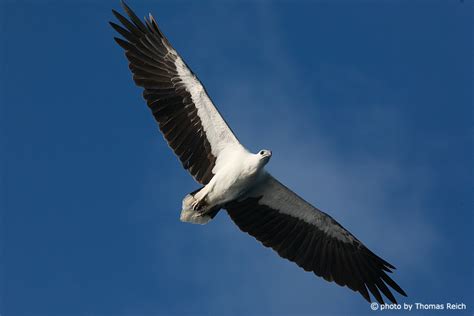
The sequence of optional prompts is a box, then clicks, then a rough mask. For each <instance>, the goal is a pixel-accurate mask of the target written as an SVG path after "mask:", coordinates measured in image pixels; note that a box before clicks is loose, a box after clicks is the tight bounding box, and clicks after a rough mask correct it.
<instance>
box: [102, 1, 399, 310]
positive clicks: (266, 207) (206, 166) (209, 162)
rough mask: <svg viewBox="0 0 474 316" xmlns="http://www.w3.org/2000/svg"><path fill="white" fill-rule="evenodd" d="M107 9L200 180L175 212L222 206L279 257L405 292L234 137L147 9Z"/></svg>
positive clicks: (192, 216)
mask: <svg viewBox="0 0 474 316" xmlns="http://www.w3.org/2000/svg"><path fill="white" fill-rule="evenodd" d="M122 6H123V8H124V10H125V12H126V13H127V15H128V17H129V19H127V18H125V17H124V16H123V15H121V14H120V13H118V12H116V11H115V10H113V13H114V15H115V17H116V18H117V19H118V20H119V21H120V23H121V24H122V26H119V25H118V24H115V23H113V22H111V23H110V24H111V25H112V27H113V28H114V29H115V30H116V31H117V32H118V33H119V34H120V35H121V36H122V37H123V39H122V38H115V40H116V41H117V43H118V44H119V45H120V46H121V47H122V48H123V49H124V50H125V55H126V57H127V59H128V61H129V67H130V70H131V71H132V73H133V80H134V81H135V83H136V84H137V85H138V86H140V87H142V88H143V89H144V91H143V97H144V98H145V100H146V102H147V104H148V107H149V108H150V109H151V112H152V113H153V116H154V117H155V119H156V121H157V122H158V125H159V128H160V130H161V132H162V133H163V135H164V138H165V139H166V141H167V142H168V144H169V146H170V147H171V148H172V149H173V151H174V152H175V154H176V155H177V156H178V157H179V159H180V161H181V163H182V164H183V167H184V168H185V169H186V170H188V171H189V173H190V174H191V175H192V176H193V177H194V179H195V180H196V181H197V182H199V183H200V184H201V185H203V187H202V188H200V189H199V190H197V191H194V192H192V193H190V194H188V195H187V196H186V197H185V198H184V199H183V202H182V211H181V220H182V221H185V222H191V223H198V224H205V223H207V222H209V221H210V220H211V219H212V218H214V216H215V215H216V214H217V213H218V212H219V210H220V209H225V210H226V211H227V213H228V214H229V215H230V218H231V219H232V220H233V221H234V222H235V223H236V224H237V226H238V227H239V228H240V229H241V230H242V231H244V232H247V233H249V234H250V235H252V236H253V237H255V238H256V239H257V240H259V241H260V242H261V243H262V244H263V245H264V246H266V247H271V248H273V249H274V250H275V251H276V252H277V253H278V254H279V255H280V256H281V257H283V258H286V259H288V260H290V261H293V262H295V263H296V264H297V265H298V266H300V267H301V268H303V269H304V270H306V271H312V272H314V274H316V275H317V276H320V277H323V278H324V279H325V280H327V281H334V282H336V283H337V284H339V285H341V286H347V287H348V288H350V289H352V290H353V291H356V292H359V293H360V294H361V295H362V296H363V297H364V298H365V299H366V300H367V301H369V302H370V301H371V297H370V296H369V292H370V293H372V295H373V297H375V299H376V300H377V301H378V302H379V303H383V302H384V299H383V298H382V295H381V294H384V295H385V296H386V297H387V298H388V299H389V300H390V301H391V302H393V303H396V299H395V297H394V295H393V294H392V292H391V290H390V289H389V287H391V288H392V289H394V290H395V291H397V292H398V293H400V294H401V295H403V296H406V294H405V292H404V291H403V290H402V289H401V288H400V286H398V284H397V283H395V281H393V280H392V279H391V278H390V277H389V276H388V274H387V273H391V272H392V270H393V269H395V268H394V267H393V266H392V265H391V264H390V263H388V262H387V261H385V260H383V259H382V258H380V257H379V256H377V255H376V254H374V253H373V252H372V251H370V250H369V249H368V248H367V247H365V246H364V244H362V242H360V241H359V240H358V239H357V238H356V237H355V236H354V235H352V234H351V233H350V232H349V231H348V230H346V229H345V228H344V227H342V226H341V225H340V224H339V223H338V222H336V221H335V220H334V219H333V218H332V217H331V216H329V215H328V214H326V213H324V212H322V211H320V210H319V209H317V208H315V207H314V206H312V205H311V204H309V203H308V202H306V201H305V200H303V199H302V198H301V197H299V196H298V195H297V194H296V193H294V192H293V191H291V190H290V189H288V188H287V187H286V186H284V185H283V184H281V183H280V182H279V181H278V180H277V179H275V178H274V177H273V176H272V175H271V174H270V173H268V172H267V171H265V168H264V167H265V165H266V164H267V163H268V161H269V160H270V158H271V156H272V152H271V151H270V150H265V149H264V150H261V151H259V152H258V153H256V154H253V153H250V152H249V151H248V150H247V149H246V148H245V147H244V146H243V145H242V144H241V143H240V142H239V141H238V139H237V137H236V136H235V135H234V133H233V132H232V130H231V129H230V128H229V126H228V125H227V123H226V122H225V120H224V119H223V118H222V116H221V115H220V114H219V111H218V110H217V109H216V107H215V105H214V104H213V102H212V101H211V99H210V98H209V96H208V94H207V92H206V89H205V88H204V87H203V85H202V84H201V82H200V81H199V80H198V78H197V77H196V75H195V74H194V73H193V72H192V71H191V70H190V69H189V68H188V66H187V65H186V63H185V62H184V61H183V59H182V58H181V57H180V56H179V54H178V53H177V52H176V50H175V49H174V48H173V47H172V46H171V44H170V42H169V41H168V40H167V39H166V37H165V36H164V35H163V33H162V32H161V31H160V29H159V28H158V25H157V23H156V21H155V19H154V18H153V17H152V16H151V15H149V18H148V19H147V18H145V19H144V21H141V20H140V19H139V18H138V17H137V16H136V15H135V13H133V11H132V10H131V9H130V8H129V7H128V6H127V5H126V4H125V3H123V2H122Z"/></svg>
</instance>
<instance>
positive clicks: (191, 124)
mask: <svg viewBox="0 0 474 316" xmlns="http://www.w3.org/2000/svg"><path fill="white" fill-rule="evenodd" d="M122 6H123V8H124V10H125V12H126V13H127V15H128V16H129V18H130V20H128V19H126V18H125V17H124V16H122V15H121V14H120V13H118V12H116V11H113V13H114V15H115V16H116V17H117V19H118V20H119V21H120V22H121V24H122V25H123V26H124V27H125V28H124V27H122V26H119V25H117V24H115V23H113V22H111V23H110V24H111V25H112V27H113V28H114V29H115V30H116V31H117V32H118V33H119V34H120V35H122V36H123V38H124V39H121V38H115V40H116V41H117V43H118V44H119V45H120V46H121V47H122V48H123V49H125V55H126V56H127V59H128V60H129V62H130V64H129V67H130V70H131V71H132V73H133V80H134V81H135V83H136V84H137V85H138V86H140V87H143V88H144V92H143V96H144V98H145V99H146V101H147V104H148V106H149V107H150V109H151V111H152V113H153V115H154V117H155V119H156V121H158V124H159V126H160V130H161V132H162V133H163V135H164V137H165V139H166V140H167V142H168V144H169V146H170V147H171V148H172V149H173V151H174V152H175V154H176V155H177V156H178V157H179V159H180V160H181V162H182V164H183V167H184V168H185V169H187V170H188V171H189V172H190V173H191V175H192V176H193V177H194V178H195V179H196V180H197V181H198V182H199V183H201V184H207V183H208V182H209V181H210V179H211V178H212V177H213V175H214V173H215V172H216V170H217V169H218V167H219V157H220V156H221V155H222V154H223V153H225V152H226V151H227V150H228V149H235V148H242V146H241V145H240V143H239V141H238V140H237V138H236V137H235V135H234V134H233V133H232V131H231V129H230V128H229V126H228V125H227V124H226V122H225V121H224V119H223V118H222V116H221V115H220V114H219V112H218V111H217V109H216V107H215V106H214V104H213V103H212V101H211V99H210V98H209V96H208V95H207V92H206V90H205V89H204V87H203V85H202V84H201V82H200V81H199V80H198V78H197V77H196V76H195V75H194V73H193V72H192V71H191V70H190V69H189V68H188V66H187V65H186V63H185V62H184V61H183V59H181V57H180V56H179V54H178V53H177V52H176V50H175V49H174V48H173V47H172V46H171V44H170V42H169V41H168V40H167V39H166V37H165V36H164V35H163V33H162V32H161V31H160V30H159V28H158V25H157V24H156V22H155V20H154V19H153V17H152V16H151V15H150V17H149V19H145V23H143V22H142V21H141V20H140V19H139V18H138V17H137V16H136V15H135V13H133V11H132V10H131V9H130V8H129V7H128V6H127V5H126V4H125V3H124V2H122Z"/></svg>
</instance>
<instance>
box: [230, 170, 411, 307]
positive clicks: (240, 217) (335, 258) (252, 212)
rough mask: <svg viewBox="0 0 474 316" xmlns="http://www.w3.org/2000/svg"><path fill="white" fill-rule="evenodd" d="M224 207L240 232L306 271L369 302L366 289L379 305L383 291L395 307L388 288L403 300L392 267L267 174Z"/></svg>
mask: <svg viewBox="0 0 474 316" xmlns="http://www.w3.org/2000/svg"><path fill="white" fill-rule="evenodd" d="M226 209H227V212H228V213H229V215H230V217H231V218H232V220H233V221H234V222H235V223H236V224H237V226H238V227H239V228H240V229H241V230H242V231H244V232H247V233H249V234H250V235H252V236H253V237H255V238H256V239H257V240H259V241H260V242H262V244H263V245H264V246H266V247H271V248H273V249H274V250H275V251H277V252H278V254H279V255H280V256H281V257H283V258H286V259H288V260H290V261H293V262H295V263H296V264H298V265H299V266H300V267H302V268H303V269H305V270H306V271H312V272H314V273H315V274H316V275H317V276H320V277H323V278H324V279H326V280H327V281H330V282H331V281H335V282H336V283H337V284H339V285H341V286H347V287H349V288H350V289H352V290H354V291H356V292H359V293H360V294H361V295H362V296H363V297H364V298H365V299H366V300H367V301H369V302H370V301H371V299H370V297H369V292H368V291H367V290H369V291H370V292H371V293H372V295H373V296H374V297H375V298H376V299H377V301H378V302H380V303H381V304H382V303H383V298H382V295H381V293H383V294H384V295H385V296H386V297H387V298H388V299H389V300H390V301H392V302H393V303H396V300H395V297H394V296H393V294H392V293H391V291H390V289H389V286H390V287H391V288H393V289H394V290H395V291H397V292H398V293H400V294H401V295H404V296H406V294H405V292H404V291H403V290H402V289H401V288H400V286H398V284H396V283H395V282H394V281H393V280H392V279H391V278H390V277H389V276H388V275H387V272H392V271H391V270H392V269H395V267H393V266H392V265H391V264H389V263H388V262H386V261H385V260H383V259H381V258H380V257H378V256H377V255H375V254H374V253H373V252H372V251H370V250H369V249H368V248H367V247H365V246H364V245H363V244H362V243H361V242H360V241H359V240H357V238H356V237H354V236H353V235H352V234H351V233H350V232H349V231H347V230H346V229H345V228H344V227H342V226H341V225H340V224H339V223H338V222H336V221H335V220H334V219H333V218H331V217H330V216H329V215H328V214H326V213H324V212H322V211H320V210H318V209H317V208H315V207H313V206H312V205H311V204H309V203H308V202H306V201H304V200H303V199H302V198H300V197H299V196H298V195H296V194H295V193H294V192H292V191H291V190H289V189H288V188H287V187H285V186H284V185H283V184H281V183H280V182H278V181H277V180H276V179H275V178H273V177H272V176H271V175H269V174H267V175H265V178H264V179H263V180H262V181H261V182H260V183H259V184H258V185H257V186H256V187H255V188H253V189H252V190H251V191H250V192H248V193H247V194H246V195H245V196H244V197H242V198H241V199H240V200H238V201H234V202H231V203H229V204H228V205H227V206H226Z"/></svg>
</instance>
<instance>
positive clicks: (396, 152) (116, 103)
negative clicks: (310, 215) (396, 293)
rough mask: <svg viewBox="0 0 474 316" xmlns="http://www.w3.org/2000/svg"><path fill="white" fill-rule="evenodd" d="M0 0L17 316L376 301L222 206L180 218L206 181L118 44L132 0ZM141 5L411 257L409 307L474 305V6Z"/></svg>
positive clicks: (0, 74) (278, 143)
mask: <svg viewBox="0 0 474 316" xmlns="http://www.w3.org/2000/svg"><path fill="white" fill-rule="evenodd" d="M0 3H1V6H0V21H1V22H0V23H1V24H0V25H1V30H0V39H1V44H0V47H1V49H0V54H1V55H0V67H1V68H0V88H1V99H0V104H1V112H0V115H1V116H0V117H1V122H0V123H1V141H2V147H1V148H0V157H1V162H2V166H3V168H2V177H1V186H2V187H1V205H0V207H1V209H0V210H1V211H0V212H1V213H0V214H1V217H0V218H1V222H2V226H1V235H0V240H1V246H2V254H1V257H0V258H1V260H0V263H1V271H2V273H1V274H0V278H1V279H0V281H1V282H0V284H1V292H0V293H1V296H0V313H1V314H2V315H5V316H10V315H187V314H188V315H227V314H228V315H288V316H290V315H316V314H318V313H321V314H324V315H339V314H341V315H342V314H348V313H354V314H361V315H373V314H374V312H372V311H370V308H369V306H368V304H367V303H366V302H365V301H364V300H363V299H362V298H361V297H360V296H359V295H358V294H355V293H353V292H352V291H350V290H348V289H347V288H340V287H338V286H335V285H334V284H329V283H327V282H325V281H323V280H321V279H319V278H316V277H314V276H313V275H312V274H310V273H307V272H304V271H303V270H301V269H299V268H298V267H297V266H296V265H294V264H292V263H290V262H288V261H286V260H282V259H280V258H279V257H278V256H277V255H276V254H275V253H273V251H271V250H270V249H268V248H264V247H263V246H261V245H260V244H259V243H258V242H256V241H255V240H253V238H251V237H249V236H248V235H246V234H243V233H241V232H240V231H239V230H238V228H237V227H236V226H235V225H234V224H233V223H232V222H231V221H230V219H229V217H228V216H227V214H226V213H224V212H223V213H221V214H219V215H218V216H217V218H216V219H215V220H214V221H213V222H211V223H210V224H209V225H207V226H194V225H190V224H184V223H181V222H180V221H179V210H180V206H181V199H182V197H183V196H184V195H185V194H186V193H188V192H190V191H192V190H194V189H196V188H197V187H198V186H197V184H195V183H194V182H193V181H192V179H191V177H190V176H188V174H187V173H186V172H185V171H184V170H183V169H182V168H181V166H180V164H179V163H178V161H177V159H176V158H175V157H174V155H173V154H172V152H171V151H170V150H169V149H168V146H167V145H166V143H165V142H164V140H163V139H162V137H161V135H160V134H159V133H158V130H157V127H156V124H155V122H154V120H153V118H152V116H151V115H150V113H149V111H148V109H147V108H146V105H145V103H144V102H143V101H142V98H141V91H140V90H139V89H138V88H136V87H135V86H134V84H133V83H132V80H131V75H130V73H129V70H128V67H127V63H126V60H125V58H124V55H123V52H122V50H121V49H120V48H119V47H118V46H117V45H116V44H115V43H114V41H113V40H112V37H113V36H114V35H115V34H114V32H113V30H112V29H111V28H110V27H109V25H108V24H107V22H108V21H109V20H111V19H112V13H111V11H110V10H111V9H112V8H115V9H119V8H120V6H119V1H92V0H87V1H86V0H83V1H80V0H79V1H55V0H51V1H33V0H29V1H26V0H25V1H8V0H7V1H5V0H2V1H0ZM129 4H130V6H131V7H132V8H133V9H134V10H135V11H136V12H137V14H138V15H139V16H144V15H145V14H147V13H148V12H152V13H153V14H154V16H155V17H156V19H157V21H158V23H159V25H160V26H161V28H162V29H163V31H164V32H165V34H166V35H167V36H168V38H169V39H170V41H171V42H172V43H173V44H174V46H175V47H176V48H177V50H178V51H179V52H180V53H181V54H182V56H183V58H184V59H185V60H186V61H187V63H188V64H189V65H190V67H191V68H192V69H193V70H194V71H195V72H196V73H197V74H198V76H199V77H200V79H201V80H202V81H203V83H204V84H205V86H206V88H207V90H208V91H209V93H210V95H211V97H212V98H213V100H214V101H215V103H216V104H217V105H218V106H219V109H220V111H221V112H222V113H223V115H224V116H225V118H226V120H227V121H228V122H229V124H230V125H231V126H232V128H233V130H234V131H235V132H236V134H237V136H238V137H239V138H240V140H241V141H242V142H243V143H244V144H245V145H247V146H248V148H249V149H251V150H253V151H256V150H258V149H260V148H269V149H271V150H273V158H272V161H271V162H270V164H269V165H268V168H269V169H270V171H271V172H272V173H273V174H274V175H275V176H277V177H278V178H280V179H281V180H282V181H283V182H284V183H286V184H287V185H288V186H289V187H291V188H293V189H294V190H295V191H296V192H298V193H299V194H300V195H302V196H303V197H305V198H306V199H307V200H308V201H310V202H312V203H313V204H315V205H316V206H318V207H319V208H321V209H323V210H325V211H327V212H328V213H330V214H331V215H332V216H333V217H335V218H336V219H337V220H338V221H339V222H341V223H342V224H343V225H344V226H345V227H346V228H348V229H349V230H350V231H352V232H353V233H354V234H355V235H356V236H357V237H358V238H359V239H361V240H362V241H363V242H364V243H365V244H366V245H367V246H368V247H369V248H371V249H372V250H373V251H375V252H376V253H377V254H379V255H380V256H382V257H383V258H385V259H386V260H388V261H389V262H391V263H392V264H394V265H395V266H396V267H397V270H396V272H395V279H396V280H397V281H398V282H399V283H400V285H402V287H403V288H404V289H405V290H406V292H407V293H408V295H409V296H408V298H407V299H406V300H403V299H401V298H400V302H404V301H405V302H409V303H413V302H423V303H446V302H463V303H465V304H467V305H468V311H464V313H462V312H458V313H454V312H453V313H452V314H453V315H461V314H468V315H472V313H473V308H474V299H473V294H472V293H474V289H473V268H472V267H473V265H474V262H473V232H472V228H473V215H472V214H473V213H472V212H473V206H474V203H473V197H472V193H473V191H474V185H473V143H472V131H473V129H472V126H473V112H472V105H473V92H472V91H473V90H472V86H473V80H472V71H473V59H472V56H473V49H472V39H473V31H472V26H473V12H474V11H473V1H471V0H464V2H461V1H456V0H433V1H417V0H414V1H402V0H401V1H388V0H387V1H370V0H367V1H300V2H290V1H284V2H283V1H281V2H270V1H258V2H251V1H222V2H217V1H213V2H200V3H199V4H197V3H195V2H187V1H178V2H171V1H160V0H156V1H138V0H135V1H132V0H130V1H129ZM384 314H389V313H384ZM398 314H400V313H398ZM437 314H440V315H442V314H448V313H446V312H444V313H443V312H439V313H437ZM410 315H416V314H415V313H413V312H412V313H410Z"/></svg>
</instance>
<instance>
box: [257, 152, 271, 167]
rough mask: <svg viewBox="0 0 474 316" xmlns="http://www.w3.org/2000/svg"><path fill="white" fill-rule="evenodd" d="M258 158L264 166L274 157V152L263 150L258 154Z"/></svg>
mask: <svg viewBox="0 0 474 316" xmlns="http://www.w3.org/2000/svg"><path fill="white" fill-rule="evenodd" d="M257 157H258V158H259V160H260V162H261V163H262V164H263V165H266V164H267V163H268V161H270V158H271V157H272V151H271V150H267V149H262V150H260V151H259V152H258V153H257Z"/></svg>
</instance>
